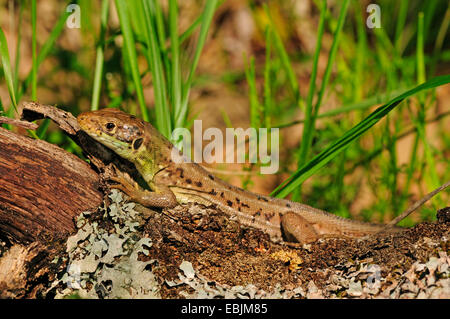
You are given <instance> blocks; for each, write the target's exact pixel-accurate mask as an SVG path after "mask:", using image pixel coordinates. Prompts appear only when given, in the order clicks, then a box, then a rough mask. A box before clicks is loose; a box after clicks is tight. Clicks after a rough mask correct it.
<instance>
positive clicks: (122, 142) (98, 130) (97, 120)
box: [77, 108, 147, 161]
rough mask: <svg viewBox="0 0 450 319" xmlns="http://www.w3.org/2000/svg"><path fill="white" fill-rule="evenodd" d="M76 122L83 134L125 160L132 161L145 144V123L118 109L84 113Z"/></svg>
mask: <svg viewBox="0 0 450 319" xmlns="http://www.w3.org/2000/svg"><path fill="white" fill-rule="evenodd" d="M77 120H78V124H79V125H80V127H81V129H82V130H83V131H84V132H86V133H87V134H88V135H89V136H91V137H92V138H93V139H95V140H96V141H98V142H100V143H101V144H103V145H105V146H107V147H108V148H110V149H111V150H113V151H114V152H115V153H117V154H118V155H119V156H121V157H123V158H125V159H127V160H130V161H134V160H135V159H136V158H137V157H138V156H139V154H140V153H141V151H142V149H143V148H144V147H142V146H143V145H144V144H146V140H145V139H146V136H147V134H145V130H146V125H145V122H143V121H142V120H140V119H138V118H136V117H135V116H133V115H130V114H127V113H124V112H122V111H120V110H118V109H113V108H106V109H102V110H99V111H91V112H85V113H82V114H80V115H79V116H78V117H77Z"/></svg>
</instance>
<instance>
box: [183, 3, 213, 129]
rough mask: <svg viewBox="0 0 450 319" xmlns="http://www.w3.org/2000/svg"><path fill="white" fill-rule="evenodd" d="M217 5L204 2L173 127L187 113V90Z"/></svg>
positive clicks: (188, 90)
mask: <svg viewBox="0 0 450 319" xmlns="http://www.w3.org/2000/svg"><path fill="white" fill-rule="evenodd" d="M216 7H217V0H209V1H207V2H206V5H205V9H204V10H203V14H202V25H201V27H200V34H199V37H198V43H197V47H196V49H195V53H194V59H193V61H192V64H191V68H190V71H189V75H188V78H187V80H186V82H185V84H184V86H183V95H182V100H181V101H182V102H181V111H180V113H179V114H178V115H177V117H176V118H175V127H181V126H182V124H183V123H184V121H185V118H186V115H187V107H188V101H189V92H190V88H191V85H192V79H193V77H194V73H195V70H196V69H197V65H198V61H199V60H200V55H201V53H202V50H203V46H204V45H205V41H206V36H207V35H208V30H209V27H210V25H211V21H212V18H213V16H214V11H215V10H216Z"/></svg>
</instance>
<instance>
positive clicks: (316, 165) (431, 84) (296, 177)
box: [271, 75, 450, 197]
mask: <svg viewBox="0 0 450 319" xmlns="http://www.w3.org/2000/svg"><path fill="white" fill-rule="evenodd" d="M448 83H450V75H444V76H440V77H435V78H433V79H431V80H429V81H427V82H425V83H423V84H421V85H419V86H417V87H415V88H414V89H412V90H409V91H407V92H405V93H403V94H401V95H399V96H397V97H396V98H394V99H392V100H391V101H389V102H388V103H386V104H384V105H383V106H381V107H379V108H378V109H376V110H375V111H374V112H372V113H371V114H370V115H369V116H368V117H366V118H365V119H364V120H363V121H361V122H360V123H358V124H357V125H355V126H354V127H353V128H352V129H350V130H349V131H347V132H346V133H345V134H344V135H342V137H341V138H339V139H338V140H337V141H335V142H334V143H332V144H330V145H329V146H328V147H326V148H325V149H324V150H323V151H322V152H320V153H319V154H318V155H316V156H315V157H314V158H313V159H312V160H310V161H309V162H308V163H306V164H305V165H303V166H302V167H300V168H299V169H298V170H297V171H296V172H295V173H294V174H292V175H291V176H290V177H289V178H288V179H287V180H285V181H284V182H283V183H282V184H281V185H279V186H278V187H277V188H276V189H275V190H274V191H273V192H272V193H271V195H272V196H274V195H275V196H277V197H286V196H287V195H288V194H289V193H291V192H292V191H294V190H295V189H296V188H297V187H298V186H299V185H301V184H302V183H303V182H304V181H305V180H306V179H308V178H309V177H310V176H312V175H313V174H314V173H315V172H317V171H318V170H319V169H320V168H322V167H323V166H324V165H326V164H327V163H328V162H329V161H331V160H332V159H333V158H334V157H336V156H337V155H338V154H339V153H340V152H342V151H343V150H344V149H346V148H347V147H348V146H349V145H350V143H352V142H353V141H355V140H356V139H357V138H359V137H360V136H361V135H363V134H364V133H365V132H366V131H367V130H369V129H370V128H371V127H372V126H374V125H375V124H376V123H378V122H379V121H380V120H381V119H382V118H383V117H384V116H386V115H387V114H388V113H389V112H390V111H392V110H393V109H394V108H395V107H396V106H397V105H398V104H399V103H400V102H402V101H403V100H404V99H406V98H408V97H410V96H412V95H414V94H416V93H418V92H421V91H423V90H427V89H431V88H435V87H437V86H440V85H444V84H448Z"/></svg>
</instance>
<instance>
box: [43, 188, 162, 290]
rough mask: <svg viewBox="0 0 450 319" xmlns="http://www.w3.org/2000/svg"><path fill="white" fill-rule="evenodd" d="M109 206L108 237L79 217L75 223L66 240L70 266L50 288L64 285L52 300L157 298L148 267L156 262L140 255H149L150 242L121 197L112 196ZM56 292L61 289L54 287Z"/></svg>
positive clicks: (153, 276) (153, 279)
mask: <svg viewBox="0 0 450 319" xmlns="http://www.w3.org/2000/svg"><path fill="white" fill-rule="evenodd" d="M109 197H110V199H111V202H112V203H111V204H110V206H109V207H108V209H104V214H103V218H105V219H110V220H112V221H113V222H114V229H115V232H113V233H110V232H109V231H108V230H107V229H105V228H103V227H102V226H100V225H99V224H98V223H97V222H92V223H91V222H89V219H88V218H86V217H87V216H89V215H90V214H91V213H90V212H85V213H82V214H81V215H80V216H79V217H78V218H77V221H76V225H77V227H78V232H77V233H76V234H75V235H73V236H72V237H70V238H69V239H68V240H67V248H66V251H67V252H68V255H69V261H68V266H67V269H66V271H65V273H64V274H63V276H62V278H61V279H60V280H58V281H56V282H54V283H53V285H52V288H51V289H53V288H54V287H56V286H58V284H61V283H62V284H63V285H64V286H65V288H64V289H58V290H57V291H56V296H55V298H66V297H68V296H71V295H73V294H76V295H78V296H80V297H81V298H160V294H159V285H158V283H157V281H156V277H155V275H154V274H153V273H152V272H151V270H149V269H148V268H149V267H147V266H148V265H150V264H154V263H156V261H155V260H150V261H146V262H143V261H140V260H139V259H138V257H139V254H144V255H148V253H149V251H148V248H149V247H151V246H152V242H151V240H150V239H149V238H145V237H143V235H142V234H141V233H139V231H138V227H139V225H140V223H141V220H140V218H139V213H138V212H137V211H135V210H134V207H135V204H134V203H126V202H125V201H124V197H123V195H122V193H120V192H118V191H117V190H113V191H112V192H111V194H110V196H109ZM58 287H59V286H58Z"/></svg>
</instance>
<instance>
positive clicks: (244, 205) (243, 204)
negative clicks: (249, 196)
mask: <svg viewBox="0 0 450 319" xmlns="http://www.w3.org/2000/svg"><path fill="white" fill-rule="evenodd" d="M241 205H242V207H246V208H250V206H248V205H247V204H246V203H242V204H241Z"/></svg>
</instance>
